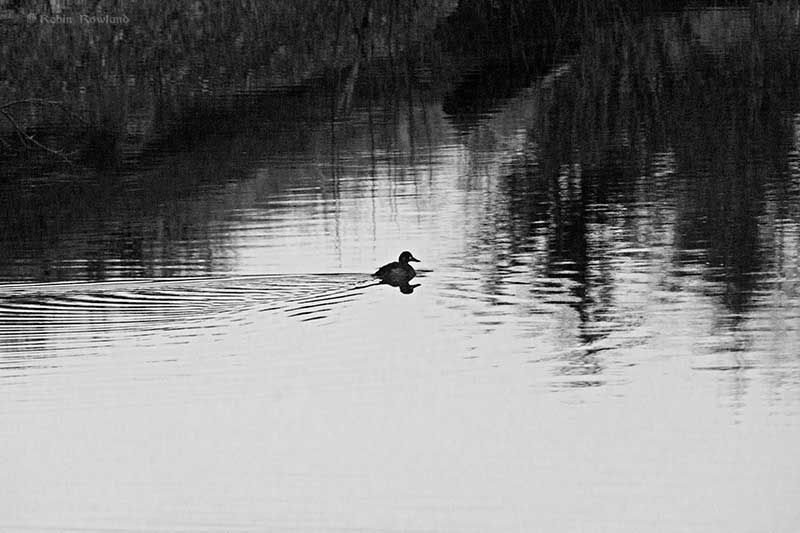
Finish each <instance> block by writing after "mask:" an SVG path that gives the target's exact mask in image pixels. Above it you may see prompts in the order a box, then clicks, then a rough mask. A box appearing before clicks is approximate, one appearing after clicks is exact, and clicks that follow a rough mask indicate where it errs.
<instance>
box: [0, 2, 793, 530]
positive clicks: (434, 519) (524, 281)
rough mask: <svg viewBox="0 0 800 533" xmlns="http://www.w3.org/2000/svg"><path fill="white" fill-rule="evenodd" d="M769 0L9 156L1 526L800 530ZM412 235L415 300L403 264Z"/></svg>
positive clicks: (777, 76) (781, 153) (788, 90)
mask: <svg viewBox="0 0 800 533" xmlns="http://www.w3.org/2000/svg"><path fill="white" fill-rule="evenodd" d="M792 13H794V14H796V8H794V11H791V12H790V13H789V14H792ZM778 15H781V16H782V12H781V13H779V14H778ZM778 15H775V16H778ZM759 16H760V17H761V18H758V20H759V21H761V23H763V24H764V25H765V27H766V28H767V29H764V28H760V27H757V25H755V24H752V23H751V22H752V20H753V19H752V17H754V15H753V13H751V12H750V11H748V10H744V11H739V10H712V11H686V12H681V13H677V14H664V15H661V16H660V17H658V18H654V19H648V20H647V21H644V22H642V23H641V24H640V27H637V28H633V29H630V28H627V29H626V30H625V31H622V30H620V31H619V32H615V31H611V30H609V31H608V32H600V33H598V35H596V36H594V37H593V38H592V39H590V41H591V42H590V43H588V44H587V45H586V46H583V47H581V48H580V49H579V50H578V52H577V53H575V54H574V55H571V56H570V57H569V58H566V59H564V60H563V61H562V62H560V63H559V64H557V65H556V66H554V67H552V68H551V69H549V70H548V71H547V72H546V73H545V74H543V75H542V76H539V77H537V78H536V79H534V80H532V81H531V82H530V83H528V84H526V85H525V86H523V87H520V88H518V90H516V91H515V92H514V93H513V95H511V96H503V97H502V98H500V97H497V98H494V97H492V98H490V97H488V96H487V98H486V99H485V100H477V101H476V100H475V99H474V98H473V99H471V100H470V101H469V104H470V105H466V104H465V103H464V101H463V98H464V97H463V94H462V93H463V91H462V89H463V87H456V88H455V89H453V90H452V91H450V92H448V93H446V94H444V95H440V94H434V92H433V91H431V92H426V91H425V89H424V88H425V85H424V83H423V82H420V86H421V87H422V88H420V87H416V89H415V90H416V91H418V92H415V93H414V96H413V97H404V98H398V99H394V100H393V99H388V98H387V99H385V100H380V99H378V101H373V100H368V101H364V102H361V103H359V102H360V101H359V100H358V99H356V102H355V106H354V107H353V109H352V110H351V111H350V112H349V113H347V114H342V116H337V117H336V119H335V120H334V121H333V122H332V121H331V120H330V118H331V109H330V107H329V105H328V104H329V103H330V98H329V95H328V94H327V93H326V92H325V91H324V90H314V89H308V90H303V91H261V90H258V91H253V92H244V93H242V94H237V95H233V96H231V95H222V96H219V97H208V98H207V99H205V100H204V99H202V98H201V99H200V101H199V103H198V102H195V104H196V106H197V108H198V109H200V110H201V111H193V110H192V111H186V108H184V107H181V105H183V104H181V105H178V104H175V105H173V104H170V105H171V106H172V107H169V109H170V111H171V113H173V115H169V113H167V114H166V115H168V116H167V117H166V118H163V120H161V121H160V122H159V121H158V120H154V121H153V122H152V123H151V124H149V126H148V127H149V128H150V129H151V130H152V131H151V132H150V133H149V134H148V137H147V138H148V139H149V140H148V142H147V143H138V144H137V143H133V144H130V145H124V146H123V149H122V151H121V152H120V153H118V154H117V156H116V157H117V161H116V162H115V164H114V165H111V167H110V169H109V167H107V166H106V165H104V164H97V165H94V166H93V167H92V166H91V165H89V166H88V167H86V166H76V167H67V168H66V169H65V168H63V167H60V166H59V167H58V170H52V169H48V168H40V167H31V166H28V167H23V168H17V169H15V170H14V171H13V172H11V173H9V175H8V176H7V177H6V178H5V179H4V180H3V181H2V183H0V193H1V194H0V202H1V203H2V211H0V217H2V220H0V222H1V224H0V250H2V255H0V277H2V280H3V284H2V285H0V471H2V472H3V473H4V474H3V475H4V482H3V483H2V487H3V489H4V491H3V498H0V516H1V517H2V518H0V529H3V530H10V531H12V530H25V531H35V530H54V531H60V530H67V529H69V530H80V531H95V530H97V531H106V530H115V531H117V530H125V531H127V530H132V531H332V530H342V531H609V532H611V531H614V532H620V531H631V532H633V531H636V532H638V531H670V532H673V531H704V532H715V531H719V532H731V531H742V532H744V531H771V532H783V531H785V532H790V531H794V530H795V529H796V524H797V523H798V519H800V508H798V506H797V505H796V502H797V501H800V464H798V462H797V460H796V452H795V450H796V449H797V446H798V445H800V416H799V415H800V358H798V346H800V293H799V292H798V289H799V288H800V284H799V281H800V251H799V249H798V244H800V203H799V202H798V200H800V99H798V97H797V95H798V92H797V89H798V83H797V82H798V70H797V66H798V63H797V57H796V52H797V40H795V39H794V38H793V37H794V36H796V35H797V34H798V30H797V25H796V20H797V19H796V18H792V17H788V18H787V19H786V20H788V21H789V22H790V23H789V25H788V26H781V25H777V27H778V28H779V29H778V30H775V31H774V32H772V33H770V31H768V30H769V28H772V27H773V26H770V25H769V22H770V21H769V19H768V17H767V15H764V14H761V15H759ZM765 19H766V22H764V20H765ZM781 20H783V19H781ZM792 21H794V22H792ZM791 24H794V26H792V25H791ZM787 27H788V28H789V29H788V30H787V29H786V28H787ZM631 31H632V32H634V34H633V35H630V34H627V33H626V32H631ZM782 32H788V36H789V37H792V38H791V39H790V38H789V37H787V34H786V33H782ZM754 57H755V59H754ZM601 61H602V63H601V64H602V65H604V67H603V68H599V69H598V68H597V65H598V63H599V62H601ZM420 72H422V74H418V76H419V77H420V79H422V80H423V81H424V79H425V76H424V72H425V70H424V69H422V68H421V69H420ZM478 78H479V77H478V76H472V77H471V76H467V77H466V78H465V81H464V82H463V83H464V84H465V86H466V87H469V86H471V85H472V84H475V83H481V82H480V80H479V79H478ZM477 92H479V93H480V91H477ZM487 94H488V93H487ZM162 114H164V113H163V111H162ZM148 143H149V144H148ZM92 168H93V169H92ZM405 249H408V250H411V251H412V252H413V253H414V255H415V256H416V257H418V258H420V259H421V260H422V262H421V263H419V274H418V277H417V278H415V279H414V281H413V283H414V284H418V286H415V287H414V290H413V292H412V293H411V294H403V293H401V291H399V290H398V289H397V288H394V287H389V286H386V285H378V284H376V283H374V282H373V281H372V280H371V279H370V276H369V275H370V273H371V272H373V271H374V269H375V267H377V266H379V265H381V264H383V263H385V262H388V261H392V260H395V259H396V257H397V255H398V254H399V253H400V251H402V250H405ZM415 266H416V265H415Z"/></svg>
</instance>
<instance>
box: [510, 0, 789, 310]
mask: <svg viewBox="0 0 800 533" xmlns="http://www.w3.org/2000/svg"><path fill="white" fill-rule="evenodd" d="M795 11H796V9H795V8H787V7H781V6H772V7H768V8H759V9H757V10H755V11H754V12H751V13H747V12H742V13H734V15H733V16H734V20H735V21H736V22H740V23H741V21H742V20H744V21H747V26H746V27H745V28H743V29H742V31H744V30H746V34H743V35H739V36H734V38H735V39H736V40H734V41H732V42H728V43H723V47H722V48H721V49H718V50H713V49H709V48H707V47H704V45H703V43H702V42H700V43H698V42H696V41H694V40H693V39H692V36H691V35H690V31H691V28H690V19H689V18H688V17H686V18H681V17H677V18H669V19H666V21H664V20H653V21H650V22H648V23H644V24H640V25H637V26H636V27H635V28H617V29H616V30H615V29H613V28H611V29H603V30H601V31H598V32H594V33H593V34H592V35H590V36H589V38H588V42H587V43H585V44H584V45H583V46H582V48H581V50H583V52H582V53H581V54H580V55H578V56H577V59H576V61H575V62H574V63H573V65H572V69H573V70H572V72H571V73H570V74H569V75H567V76H565V77H564V78H562V79H560V80H559V82H557V84H556V86H555V88H554V89H553V92H552V94H551V95H549V96H547V98H546V100H545V101H543V109H542V111H541V112H540V113H538V114H537V115H536V117H537V123H536V124H535V125H533V126H532V128H531V129H530V136H531V139H532V141H535V142H536V143H537V144H538V145H539V146H540V148H539V150H538V151H537V153H535V154H533V155H535V156H536V157H537V160H538V161H540V162H541V165H539V166H537V167H536V168H535V170H534V172H533V174H532V175H531V174H530V172H531V171H530V166H528V165H527V164H525V162H524V161H520V162H519V164H516V165H513V166H511V167H509V169H510V171H511V172H510V173H509V175H508V177H507V179H506V180H505V181H504V186H505V187H506V198H507V202H508V216H509V217H510V220H509V226H510V228H511V234H512V237H513V240H512V243H511V245H510V246H511V247H512V248H513V247H521V246H522V244H524V242H526V241H527V240H528V239H529V238H530V236H531V235H532V234H533V233H534V232H535V231H536V230H535V227H536V225H537V222H540V221H542V220H549V221H550V223H551V228H552V229H551V232H550V234H549V235H550V238H549V245H548V249H549V258H548V261H549V262H550V263H551V264H553V265H555V267H553V270H556V271H558V270H563V269H562V268H561V266H560V265H561V264H563V263H564V262H565V261H567V262H569V263H572V264H574V265H575V268H576V270H575V273H574V274H573V276H574V279H575V280H576V281H578V282H579V283H578V285H577V287H578V288H577V289H576V291H577V293H576V296H579V298H580V300H581V301H585V302H589V303H591V302H592V298H594V297H593V296H591V295H589V294H582V292H583V291H585V290H589V291H590V292H592V293H594V294H597V291H601V292H602V286H603V285H604V283H605V282H604V281H603V277H602V274H598V268H599V270H600V271H602V270H603V268H604V267H602V264H601V265H600V266H599V267H598V266H597V262H598V261H600V262H601V263H602V259H603V251H604V250H603V243H598V244H599V246H600V248H597V246H595V247H594V249H592V245H591V244H590V243H589V241H590V238H591V230H590V229H589V226H590V225H594V226H598V225H600V226H602V225H603V224H606V223H607V222H609V221H606V220H605V217H606V216H607V211H606V210H602V209H599V210H591V209H590V207H591V206H593V205H605V204H608V203H612V204H618V205H622V206H632V205H633V204H634V203H635V202H637V201H641V200H642V195H643V194H665V193H667V192H671V193H677V194H678V195H677V197H675V198H672V199H670V201H671V202H674V203H677V204H678V205H679V208H678V214H679V216H680V219H679V220H678V239H679V240H678V243H677V244H678V247H679V248H680V249H687V248H688V249H693V248H695V249H698V248H699V249H704V250H706V254H707V255H706V257H705V258H702V259H703V262H704V263H706V264H707V266H708V267H710V268H709V269H708V272H709V273H710V274H709V279H710V280H718V281H720V282H722V283H724V284H725V287H726V290H725V295H724V296H725V303H726V305H728V306H729V307H730V308H731V309H732V310H734V311H737V310H741V309H742V307H743V306H744V305H745V303H746V302H745V300H746V298H747V295H748V294H750V293H752V283H754V281H755V279H756V278H755V277H754V276H752V273H753V272H758V271H761V270H763V268H764V267H765V264H766V262H768V261H770V259H769V257H767V256H766V255H765V254H766V253H768V252H771V253H772V254H774V252H775V251H774V250H772V251H770V250H767V249H765V248H764V245H763V242H762V241H761V240H759V234H758V232H759V226H760V224H759V217H761V216H763V215H764V207H765V205H766V203H767V202H766V201H767V196H766V193H767V191H766V184H770V187H777V188H778V189H780V190H787V189H788V188H789V187H790V181H789V180H790V175H789V173H788V171H787V169H788V162H787V152H788V151H789V149H790V148H791V143H792V139H793V134H794V132H793V131H792V124H791V121H790V120H789V119H788V117H791V115H792V113H793V112H796V108H797V105H798V101H797V98H796V95H795V91H796V89H797V87H798V84H799V83H798V82H800V61H798V57H800V56H798V55H797V54H796V53H792V50H794V51H796V49H797V45H796V43H797V42H798V37H800V32H798V30H797V28H796V26H793V25H792V24H788V23H787V22H789V21H790V20H792V19H791V17H792V16H793V15H794V14H795ZM701 29H702V28H701ZM657 152H674V158H675V162H676V163H675V165H676V168H675V171H676V175H677V176H678V178H677V179H680V180H681V181H680V182H672V183H669V184H668V187H669V191H654V190H653V187H652V186H648V184H647V183H641V182H640V180H639V179H638V178H639V176H646V175H647V173H648V166H649V159H650V157H651V155H652V154H654V153H657ZM521 157H530V155H528V154H526V155H524V156H521ZM565 168H567V169H575V168H580V175H576V174H575V172H573V171H567V172H566V173H565V171H564V169H565ZM771 198H772V199H773V200H774V201H775V202H776V203H777V204H778V207H777V209H778V210H779V211H781V212H786V211H790V210H791V204H792V203H793V202H795V201H796V198H794V197H793V195H791V194H785V195H773V196H772V197H771ZM650 199H652V198H650ZM592 264H594V266H592V267H591V268H592V274H591V275H590V271H589V269H590V266H591V265H592ZM605 268H607V269H610V268H611V267H610V266H609V267H605ZM598 275H599V276H600V277H597V276H598ZM606 281H607V280H606ZM592 285H595V287H594V289H593V288H592ZM580 311H581V313H584V311H585V310H580Z"/></svg>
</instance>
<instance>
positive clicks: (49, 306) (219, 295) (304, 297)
mask: <svg viewBox="0 0 800 533" xmlns="http://www.w3.org/2000/svg"><path fill="white" fill-rule="evenodd" d="M366 285H367V283H366V282H365V276H364V275H362V274H336V275H327V274H303V275H269V276H239V277H228V278H220V277H210V278H183V279H177V280H176V279H149V280H144V281H143V280H131V281H125V280H121V281H113V282H101V283H85V282H84V283H36V284H33V283H31V284H13V285H11V284H10V285H3V286H0V347H2V355H1V356H0V373H3V371H4V370H7V369H12V368H18V367H19V364H18V362H17V361H19V360H21V359H25V360H31V359H37V358H48V357H55V356H62V355H68V354H69V353H73V354H74V353H84V354H85V353H92V352H96V351H97V350H99V349H100V348H102V347H103V346H106V345H107V344H108V343H109V342H111V341H112V340H113V341H115V342H118V341H120V340H124V341H128V342H145V341H146V339H148V338H149V337H152V336H154V335H159V336H161V339H160V341H159V342H165V343H169V342H179V339H184V341H185V339H186V338H191V337H193V336H195V335H199V334H201V332H202V333H203V334H206V333H209V331H212V330H214V329H220V328H223V327H225V326H227V325H228V324H230V323H232V322H234V323H235V322H237V321H241V320H244V319H245V317H246V315H247V313H249V312H252V311H257V312H275V313H281V314H282V315H285V316H289V317H296V318H298V319H300V320H321V319H324V318H326V316H327V313H329V312H330V311H331V310H332V309H333V308H334V307H335V306H337V305H341V304H343V303H345V302H348V301H350V300H352V299H353V298H356V297H358V295H360V294H361V291H360V290H359V289H360V288H361V287H363V286H366Z"/></svg>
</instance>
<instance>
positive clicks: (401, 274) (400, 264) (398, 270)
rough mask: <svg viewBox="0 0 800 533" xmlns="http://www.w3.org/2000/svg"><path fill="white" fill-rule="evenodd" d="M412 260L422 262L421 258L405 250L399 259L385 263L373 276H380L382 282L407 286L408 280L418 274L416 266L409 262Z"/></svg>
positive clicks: (396, 285)
mask: <svg viewBox="0 0 800 533" xmlns="http://www.w3.org/2000/svg"><path fill="white" fill-rule="evenodd" d="M412 261H413V262H416V263H419V262H420V260H419V259H417V258H416V257H414V256H413V255H411V252H409V251H405V252H403V253H401V254H400V257H399V258H398V259H397V261H394V262H392V263H389V264H387V265H383V266H382V267H380V268H379V269H378V270H377V271H376V272H375V273H374V274H373V275H372V277H374V278H378V279H379V280H381V283H386V284H387V285H391V286H392V287H407V286H408V282H409V281H411V279H412V278H413V277H414V276H416V275H417V272H416V271H415V270H414V267H412V266H411V265H409V264H408V263H409V262H412ZM412 290H413V288H412ZM409 292H410V291H409Z"/></svg>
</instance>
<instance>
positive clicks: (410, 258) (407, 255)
mask: <svg viewBox="0 0 800 533" xmlns="http://www.w3.org/2000/svg"><path fill="white" fill-rule="evenodd" d="M399 261H400V262H401V263H404V264H407V263H408V262H409V261H413V262H415V263H419V262H420V260H419V259H417V258H415V257H414V256H413V255H411V252H409V251H405V252H403V253H402V254H400V259H399Z"/></svg>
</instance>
